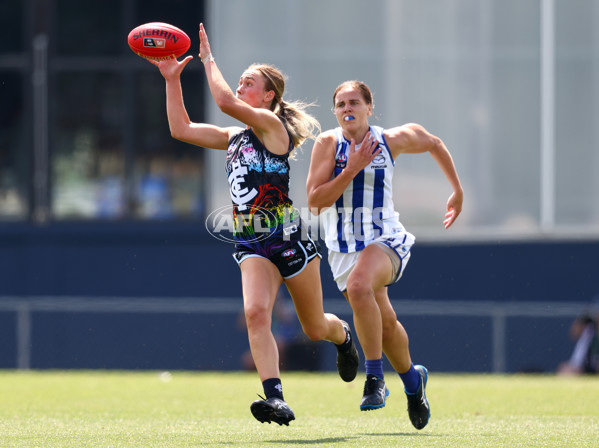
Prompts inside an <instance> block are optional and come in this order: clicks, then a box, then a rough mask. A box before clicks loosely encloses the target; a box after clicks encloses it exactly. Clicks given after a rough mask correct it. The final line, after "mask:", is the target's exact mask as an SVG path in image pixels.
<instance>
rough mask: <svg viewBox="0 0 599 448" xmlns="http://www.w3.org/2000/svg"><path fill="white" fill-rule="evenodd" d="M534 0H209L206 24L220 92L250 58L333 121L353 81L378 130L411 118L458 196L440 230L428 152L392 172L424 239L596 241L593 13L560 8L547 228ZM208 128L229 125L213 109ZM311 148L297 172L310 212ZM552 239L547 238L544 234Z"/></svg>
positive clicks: (405, 214)
mask: <svg viewBox="0 0 599 448" xmlns="http://www.w3.org/2000/svg"><path fill="white" fill-rule="evenodd" d="M541 1H542V0H429V1H426V2H422V1H419V0H370V1H367V2H366V1H362V0H301V1H299V0H254V1H251V2H249V1H245V0H214V1H213V2H212V3H211V5H210V13H209V15H208V18H207V20H206V21H205V26H206V29H207V32H208V34H209V37H210V39H211V45H212V49H213V54H214V56H215V58H216V60H217V63H218V65H219V68H220V69H221V70H222V72H223V74H224V76H225V78H226V80H227V82H228V83H229V85H231V86H235V85H236V83H237V80H238V78H239V75H240V74H241V73H242V72H243V70H245V68H247V66H248V65H250V64H251V63H252V62H268V63H272V64H274V65H276V66H278V67H279V68H280V69H282V70H283V71H284V72H285V73H286V74H287V75H288V76H289V79H288V82H287V91H286V95H285V97H286V99H287V100H294V99H301V100H304V101H308V102H310V101H317V102H318V104H319V107H318V108H315V109H313V113H314V114H315V115H316V117H317V118H318V119H319V120H320V122H321V124H322V127H323V129H328V128H331V127H334V126H335V125H336V122H335V119H334V116H333V114H332V112H331V105H332V93H333V91H334V89H335V87H336V86H337V85H338V84H339V83H341V82H342V81H345V80H347V79H360V80H363V81H365V82H366V83H367V84H369V86H370V87H371V88H372V90H373V91H374V95H375V105H376V107H375V114H376V117H377V119H374V120H373V121H372V123H373V124H377V125H381V126H383V127H391V126H395V125H399V124H402V123H406V122H418V123H421V124H422V125H424V126H425V127H426V128H428V129H429V130H430V131H431V132H433V133H434V134H436V135H438V136H439V137H441V138H442V139H443V140H444V142H445V143H446V144H447V146H448V147H449V149H450V151H451V152H452V154H453V157H454V160H455V162H456V165H457V167H458V171H459V173H460V176H461V179H462V182H463V185H464V187H465V189H466V196H465V199H466V200H465V204H464V212H463V214H462V216H461V217H460V220H459V221H458V224H456V226H455V227H454V228H453V229H452V230H451V231H450V232H446V231H444V230H443V228H442V224H441V223H442V220H443V215H444V212H445V210H444V208H445V202H446V200H447V198H448V196H449V194H450V193H451V190H450V188H449V185H448V183H447V181H446V180H445V178H444V176H443V175H442V173H441V172H440V170H439V169H438V167H437V166H436V164H435V163H434V162H433V161H432V158H431V157H430V156H428V155H417V156H416V155H406V156H402V157H400V158H399V160H398V163H397V167H396V183H395V189H396V192H395V197H396V208H397V209H398V211H400V213H401V217H402V221H403V222H404V224H405V225H406V226H407V227H408V229H409V230H411V231H412V232H413V233H416V234H417V236H418V235H420V236H425V237H430V238H442V237H450V238H456V237H463V238H472V237H476V236H482V237H483V238H488V237H490V236H491V237H493V238H495V237H502V236H514V235H525V236H526V235H528V236H538V235H545V236H546V235H548V234H549V235H555V234H560V235H561V234H562V233H564V232H565V233H566V234H572V235H580V234H581V233H585V234H588V233H590V234H592V235H599V200H597V198H598V197H599V181H598V180H597V176H596V175H595V173H597V172H599V156H598V155H597V154H598V151H597V146H598V143H599V142H598V140H599V135H598V131H597V130H596V128H597V126H596V125H593V123H597V122H598V121H599V120H598V118H599V95H598V92H599V81H598V79H599V76H598V75H599V73H598V71H599V64H598V62H597V61H598V54H599V32H597V31H596V27H595V26H593V23H598V19H599V6H597V5H596V3H597V2H594V1H592V0H575V1H570V0H568V2H566V1H565V0H549V1H553V2H555V5H554V6H555V17H556V23H555V26H554V31H555V43H556V45H555V48H556V52H555V55H554V56H555V61H556V62H555V67H554V68H555V79H556V81H555V92H554V93H555V98H556V104H555V110H556V113H555V123H556V126H555V129H554V130H553V132H550V133H549V134H550V135H553V136H554V138H555V147H556V155H555V157H556V173H555V176H553V178H554V179H555V194H552V198H553V201H554V205H555V216H554V217H553V218H554V219H553V221H554V223H555V226H554V227H553V228H550V229H542V228H541V225H540V219H541V209H540V207H541V197H542V191H541V188H542V187H541V184H542V182H541V172H540V169H541V168H540V166H541V163H540V160H541V132H542V130H541V104H542V101H541V87H540V79H541V60H540V55H541V27H540V20H541ZM209 110H210V117H211V118H210V120H211V122H213V123H217V124H221V125H230V124H234V122H233V121H231V119H229V118H228V117H226V116H224V115H223V114H222V113H220V111H218V110H217V109H216V108H215V107H214V105H213V104H211V105H210V109H209ZM311 148H312V145H311V143H310V144H306V145H305V147H304V151H303V152H301V153H299V154H298V156H299V157H298V161H297V162H294V163H293V165H292V186H291V188H292V198H293V199H294V202H295V204H296V205H297V206H298V207H302V206H305V205H306V199H305V198H306V193H305V178H306V174H307V172H308V164H309V157H310V151H311ZM210 164H211V165H210V166H211V167H212V169H211V170H210V173H211V175H212V176H213V177H214V178H213V179H212V180H211V185H212V188H213V203H212V204H211V207H217V206H220V205H226V204H228V203H229V197H228V186H227V182H226V179H225V177H224V168H223V164H224V154H219V153H217V152H211V162H210ZM547 232H549V233H547Z"/></svg>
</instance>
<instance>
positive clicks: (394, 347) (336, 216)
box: [306, 81, 463, 429]
mask: <svg viewBox="0 0 599 448" xmlns="http://www.w3.org/2000/svg"><path fill="white" fill-rule="evenodd" d="M373 109H374V102H373V98H372V93H371V91H370V88H369V87H368V86H367V85H366V84H365V83H363V82H361V81H346V82H344V83H342V84H341V85H339V86H338V87H337V89H336V90H335V93H334V95H333V111H334V113H335V116H336V118H337V122H338V123H339V127H337V128H335V129H332V130H329V131H326V132H323V133H322V134H321V135H320V136H319V138H318V139H317V141H316V143H315V144H314V148H313V151H312V159H311V162H310V172H309V175H308V180H307V183H306V188H307V193H308V205H309V206H310V209H311V211H312V213H314V214H320V213H321V212H322V213H323V216H322V225H323V228H324V233H325V234H324V240H325V242H326V245H327V248H328V250H329V265H330V267H331V270H332V272H333V277H334V279H335V281H336V282H337V286H338V288H339V290H340V291H341V292H343V294H344V295H345V297H346V298H347V299H348V301H349V303H350V305H351V307H352V310H353V314H354V324H355V328H356V334H357V336H358V339H359V341H360V344H361V345H362V349H363V351H364V356H365V358H366V382H365V385H364V395H363V397H362V401H361V403H360V409H361V410H363V411H368V410H372V409H379V408H382V407H384V406H385V400H386V397H387V396H388V395H389V391H388V389H387V387H386V385H385V381H384V373H383V358H382V355H383V352H384V353H385V355H386V356H387V359H389V361H390V363H391V365H392V366H393V368H394V369H395V370H396V371H397V372H398V374H399V376H400V377H401V379H402V381H403V384H404V390H405V393H406V396H407V400H408V414H409V417H410V421H411V422H412V424H413V425H414V427H416V428H417V429H422V428H424V427H425V426H426V424H427V423H428V420H429V417H430V408H429V404H428V400H427V398H426V393H425V388H426V383H427V380H428V372H427V370H426V368H425V367H424V366H420V365H416V366H414V364H413V363H412V359H411V356H410V350H409V344H408V335H407V333H406V331H405V329H404V328H403V326H402V325H401V323H400V322H399V321H398V320H397V315H396V313H395V310H394V309H393V306H392V305H391V301H390V300H389V296H388V293H387V287H388V286H389V285H391V284H393V283H395V282H396V281H397V280H399V278H400V277H401V275H402V273H403V270H404V269H405V267H406V264H407V262H408V260H409V259H410V250H411V247H412V245H413V244H414V241H415V238H414V236H413V235H412V234H410V233H409V232H408V231H406V229H405V228H404V227H403V225H402V224H401V222H400V221H399V214H398V213H397V212H396V211H395V208H394V206H393V198H392V176H393V168H394V165H395V161H396V160H397V157H398V156H399V155H400V154H410V153H411V154H418V153H425V152H428V153H430V154H431V156H432V157H433V159H434V160H435V161H436V162H437V164H438V165H439V167H440V168H441V170H442V171H443V173H444V174H445V176H446V178H447V180H448V181H449V183H450V185H451V187H452V188H453V193H452V194H451V196H450V197H449V200H448V201H447V212H446V214H445V220H444V221H443V223H444V225H445V228H448V227H449V226H451V225H452V224H453V222H454V221H455V220H456V218H457V217H458V215H459V214H460V212H461V210H462V201H463V190H462V186H461V183H460V180H459V177H458V174H457V171H456V168H455V165H454V163H453V160H452V157H451V155H450V153H449V151H448V150H447V148H446V147H445V144H444V143H443V142H442V141H441V139H439V138H438V137H436V136H434V135H432V134H431V133H429V132H428V131H427V130H426V129H424V128H423V127H422V126H420V125H418V124H413V123H410V124H405V125H403V126H398V127H393V128H389V129H383V128H380V127H377V126H371V125H370V123H369V117H370V116H371V115H372V111H373Z"/></svg>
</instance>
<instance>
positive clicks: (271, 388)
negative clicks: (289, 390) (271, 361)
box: [262, 378, 283, 400]
mask: <svg viewBox="0 0 599 448" xmlns="http://www.w3.org/2000/svg"><path fill="white" fill-rule="evenodd" d="M262 387H263V388H264V395H266V398H267V399H268V398H271V397H276V398H280V399H281V400H282V399H283V386H282V385H281V380H280V379H279V378H269V379H267V380H264V381H262Z"/></svg>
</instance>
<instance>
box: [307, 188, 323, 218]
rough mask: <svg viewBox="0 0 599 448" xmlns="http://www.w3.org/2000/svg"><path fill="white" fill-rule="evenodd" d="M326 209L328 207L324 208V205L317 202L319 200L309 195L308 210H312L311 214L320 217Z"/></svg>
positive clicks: (311, 194)
mask: <svg viewBox="0 0 599 448" xmlns="http://www.w3.org/2000/svg"><path fill="white" fill-rule="evenodd" d="M325 208H326V207H323V206H322V204H320V203H319V202H318V201H317V198H316V197H315V195H314V194H313V193H308V209H309V210H310V213H312V214H313V215H314V216H318V215H320V213H321V212H322V211H323V210H324V209H325Z"/></svg>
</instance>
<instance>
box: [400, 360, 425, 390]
mask: <svg viewBox="0 0 599 448" xmlns="http://www.w3.org/2000/svg"><path fill="white" fill-rule="evenodd" d="M399 377H400V378H401V380H402V381H403V385H404V389H405V391H406V394H408V395H414V394H415V393H416V392H418V389H419V388H420V375H419V374H418V372H417V371H416V369H414V363H412V364H411V365H410V368H409V370H408V371H407V372H405V373H400V374H399Z"/></svg>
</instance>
